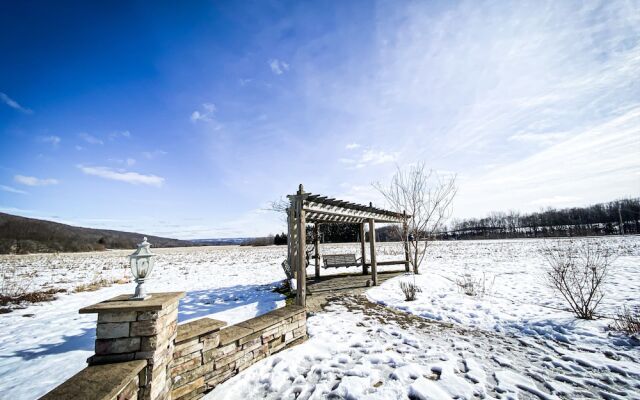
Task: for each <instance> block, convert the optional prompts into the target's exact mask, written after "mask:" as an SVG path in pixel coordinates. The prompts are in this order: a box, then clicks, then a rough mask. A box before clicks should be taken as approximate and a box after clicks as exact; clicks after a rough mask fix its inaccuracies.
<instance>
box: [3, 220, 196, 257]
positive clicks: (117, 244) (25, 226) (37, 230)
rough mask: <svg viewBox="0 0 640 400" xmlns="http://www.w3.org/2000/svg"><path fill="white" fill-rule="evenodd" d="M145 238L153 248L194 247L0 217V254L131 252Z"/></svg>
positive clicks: (155, 238)
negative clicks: (119, 250)
mask: <svg viewBox="0 0 640 400" xmlns="http://www.w3.org/2000/svg"><path fill="white" fill-rule="evenodd" d="M144 236H147V238H148V239H149V241H150V242H151V243H152V244H153V246H154V247H182V246H195V245H197V244H196V243H194V242H191V241H187V240H178V239H169V238H164V237H159V236H153V235H146V234H143V233H134V232H120V231H113V230H107V229H91V228H82V227H77V226H71V225H66V224H60V223H57V222H51V221H45V220H39V219H33V218H25V217H19V216H16V215H10V214H5V213H0V254H9V253H12V254H26V253H49V252H58V251H59V252H78V251H99V250H106V249H134V248H135V247H136V245H137V244H138V243H140V242H141V241H142V238H143V237H144Z"/></svg>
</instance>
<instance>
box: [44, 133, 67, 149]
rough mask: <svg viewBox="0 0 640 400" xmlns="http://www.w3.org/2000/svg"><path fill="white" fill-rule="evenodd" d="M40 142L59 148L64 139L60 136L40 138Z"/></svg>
mask: <svg viewBox="0 0 640 400" xmlns="http://www.w3.org/2000/svg"><path fill="white" fill-rule="evenodd" d="M40 141H41V142H43V143H49V144H51V145H52V146H53V147H57V146H58V145H59V144H60V142H62V139H61V138H60V136H55V135H51V136H43V137H40Z"/></svg>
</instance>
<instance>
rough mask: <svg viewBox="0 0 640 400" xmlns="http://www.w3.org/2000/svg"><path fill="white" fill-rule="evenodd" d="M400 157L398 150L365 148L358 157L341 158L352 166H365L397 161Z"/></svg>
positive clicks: (341, 160)
mask: <svg viewBox="0 0 640 400" xmlns="http://www.w3.org/2000/svg"><path fill="white" fill-rule="evenodd" d="M397 158H398V153H397V152H392V153H390V152H386V151H383V150H374V149H365V150H363V151H362V152H361V153H360V155H359V157H357V158H340V159H339V161H340V162H341V163H343V164H347V165H350V166H351V167H352V168H364V167H366V166H367V165H379V164H385V163H391V162H395V161H396V160H397Z"/></svg>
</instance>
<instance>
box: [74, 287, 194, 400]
mask: <svg viewBox="0 0 640 400" xmlns="http://www.w3.org/2000/svg"><path fill="white" fill-rule="evenodd" d="M129 297H130V295H121V296H117V297H114V298H113V299H110V300H106V301H103V302H101V303H97V304H94V305H92V306H89V307H85V308H82V309H81V310H80V313H81V314H87V313H96V314H98V325H97V327H96V343H95V351H96V354H95V355H93V356H91V357H90V358H89V359H88V360H87V362H88V363H89V365H97V364H110V363H116V362H122V361H131V360H146V361H147V367H146V373H145V379H144V382H140V386H141V389H140V393H139V397H138V398H139V399H143V400H165V399H169V398H170V395H171V378H170V376H169V374H168V369H169V365H170V364H171V362H172V360H173V350H174V340H175V338H176V332H177V327H178V303H179V301H180V299H181V298H182V297H184V292H170V293H152V294H151V296H150V297H149V298H147V299H145V300H129Z"/></svg>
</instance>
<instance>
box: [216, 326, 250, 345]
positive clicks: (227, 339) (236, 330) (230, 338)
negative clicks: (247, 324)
mask: <svg viewBox="0 0 640 400" xmlns="http://www.w3.org/2000/svg"><path fill="white" fill-rule="evenodd" d="M252 333H253V331H252V330H251V329H247V328H243V327H241V326H238V325H231V326H230V327H228V328H224V329H223V330H221V331H220V346H225V345H227V344H229V343H233V342H235V341H236V340H238V339H242V338H243V337H245V336H249V335H251V334H252Z"/></svg>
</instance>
